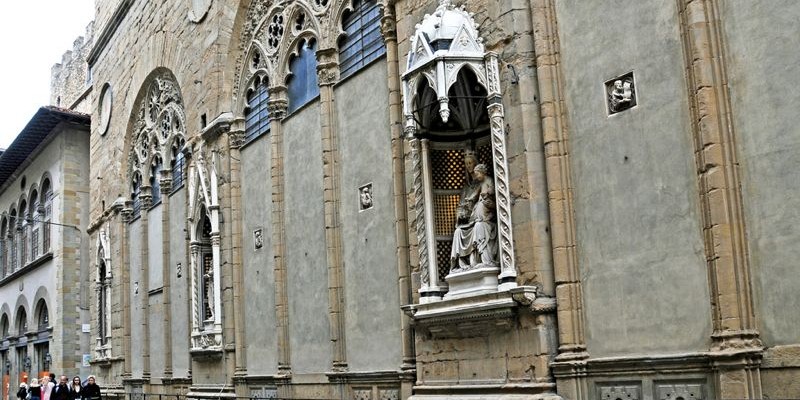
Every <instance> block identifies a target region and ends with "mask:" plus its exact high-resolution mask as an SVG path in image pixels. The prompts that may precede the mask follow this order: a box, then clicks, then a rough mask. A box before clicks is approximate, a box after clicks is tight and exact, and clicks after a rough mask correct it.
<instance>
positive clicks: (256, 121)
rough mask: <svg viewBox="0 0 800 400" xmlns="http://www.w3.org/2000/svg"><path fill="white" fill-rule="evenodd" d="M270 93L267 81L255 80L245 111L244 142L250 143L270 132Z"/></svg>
mask: <svg viewBox="0 0 800 400" xmlns="http://www.w3.org/2000/svg"><path fill="white" fill-rule="evenodd" d="M268 102H269V91H268V90H267V80H266V79H264V80H262V79H261V78H260V77H256V78H255V82H254V83H253V87H252V88H250V89H248V90H247V108H245V110H244V116H245V128H244V135H245V136H244V140H245V142H249V141H251V140H253V139H255V138H257V137H259V136H261V135H262V134H264V133H266V132H269V125H270V120H269V108H268V107H267V103H268Z"/></svg>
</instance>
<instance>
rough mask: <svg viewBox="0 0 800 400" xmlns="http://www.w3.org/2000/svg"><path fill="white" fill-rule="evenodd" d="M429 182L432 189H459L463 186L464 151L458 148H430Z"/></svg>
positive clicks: (464, 174) (464, 173)
mask: <svg viewBox="0 0 800 400" xmlns="http://www.w3.org/2000/svg"><path fill="white" fill-rule="evenodd" d="M430 157H431V178H432V179H431V180H432V182H431V184H432V185H433V190H461V188H462V187H463V186H464V178H465V177H466V172H465V171H464V152H463V151H462V150H460V149H448V150H432V151H431V153H430Z"/></svg>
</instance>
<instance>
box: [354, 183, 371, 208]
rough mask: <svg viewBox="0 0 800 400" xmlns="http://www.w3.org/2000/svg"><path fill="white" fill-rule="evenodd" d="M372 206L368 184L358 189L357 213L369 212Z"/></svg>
mask: <svg viewBox="0 0 800 400" xmlns="http://www.w3.org/2000/svg"><path fill="white" fill-rule="evenodd" d="M372 206H373V198H372V183H368V184H366V185H364V186H361V187H360V188H358V211H366V210H369V209H370V208H372Z"/></svg>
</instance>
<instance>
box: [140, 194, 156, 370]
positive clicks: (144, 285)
mask: <svg viewBox="0 0 800 400" xmlns="http://www.w3.org/2000/svg"><path fill="white" fill-rule="evenodd" d="M152 190H153V188H152V187H150V186H142V192H141V193H140V194H139V199H140V202H141V205H142V210H141V212H140V213H141V214H140V215H141V217H140V218H141V219H140V220H139V221H140V223H141V224H142V229H141V231H140V232H141V236H140V237H139V240H140V243H141V246H142V248H141V252H142V258H141V265H140V266H139V271H140V272H139V274H140V275H139V308H141V310H142V314H141V315H142V349H141V354H142V379H144V380H146V381H149V380H150V299H149V297H150V294H149V293H148V291H149V290H150V272H149V264H150V263H149V262H148V260H149V259H150V258H149V257H150V255H149V254H150V249H149V247H150V246H149V245H148V244H149V236H150V227H149V223H148V214H149V213H150V207H152V206H153V196H152V194H151V193H152Z"/></svg>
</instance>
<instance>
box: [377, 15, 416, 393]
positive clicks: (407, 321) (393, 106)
mask: <svg viewBox="0 0 800 400" xmlns="http://www.w3.org/2000/svg"><path fill="white" fill-rule="evenodd" d="M384 3H385V4H382V7H381V11H382V16H381V33H382V34H383V40H384V43H385V44H386V65H387V85H388V87H389V127H390V129H391V141H392V189H393V190H392V194H393V196H394V215H395V236H396V237H397V250H396V258H397V277H398V280H397V284H398V292H399V294H400V304H401V305H406V304H411V303H412V301H413V300H412V298H411V270H410V267H411V263H410V260H409V251H410V248H409V243H408V204H407V203H406V185H405V173H406V172H405V160H404V152H405V149H404V144H405V141H404V140H403V103H402V99H401V94H402V89H401V88H402V83H401V80H400V60H399V56H398V54H399V53H398V49H397V20H396V18H397V16H396V15H395V6H394V1H387V2H384ZM398 314H399V315H400V337H401V341H402V346H403V352H402V354H403V361H402V365H401V366H400V369H401V370H403V371H408V372H409V374H410V375H411V377H415V369H416V362H415V358H416V355H415V354H414V333H413V331H412V330H411V318H409V317H408V316H407V315H405V313H398ZM411 383H413V382H411ZM404 386H405V385H404ZM408 386H409V387H408V388H406V387H403V388H401V389H402V392H403V393H402V397H403V398H407V397H409V396H410V395H411V387H410V386H411V385H410V384H409V385H408Z"/></svg>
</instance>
